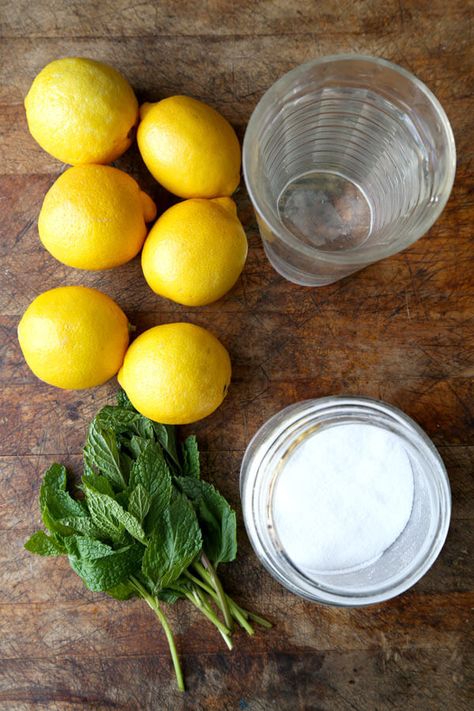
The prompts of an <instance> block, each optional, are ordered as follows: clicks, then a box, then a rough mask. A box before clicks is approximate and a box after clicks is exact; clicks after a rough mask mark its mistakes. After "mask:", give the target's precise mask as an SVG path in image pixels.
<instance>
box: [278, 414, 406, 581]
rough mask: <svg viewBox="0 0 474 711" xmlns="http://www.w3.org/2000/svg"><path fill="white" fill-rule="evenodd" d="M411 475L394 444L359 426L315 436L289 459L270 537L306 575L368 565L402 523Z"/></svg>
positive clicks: (384, 433)
mask: <svg viewBox="0 0 474 711" xmlns="http://www.w3.org/2000/svg"><path fill="white" fill-rule="evenodd" d="M412 503H413V475H412V470H411V466H410V461H409V459H408V455H407V453H406V452H405V449H404V447H403V445H402V443H401V441H400V439H399V438H398V437H397V436H396V435H395V434H393V433H391V432H389V431H387V430H385V429H382V428H380V427H375V426H372V425H362V424H341V425H338V426H334V427H331V428H329V429H325V430H324V429H323V430H320V431H316V432H314V433H313V434H310V435H308V436H307V437H306V438H304V439H303V440H302V441H301V442H300V443H299V444H298V445H297V447H296V448H295V449H294V451H293V452H292V453H290V454H289V456H288V458H287V460H286V462H284V464H283V468H282V471H281V472H280V474H279V476H278V480H277V483H276V486H275V491H274V497H273V518H274V524H275V529H276V533H277V535H278V538H279V539H280V543H281V545H282V547H283V548H284V550H285V551H286V554H287V556H288V557H289V558H290V559H291V560H292V561H293V563H294V564H295V565H296V566H297V567H299V568H301V569H303V570H307V571H315V572H316V571H317V572H323V571H325V572H335V571H343V570H348V569H352V568H356V567H358V566H362V565H364V564H368V563H369V562H371V561H374V560H376V559H377V558H378V557H379V556H381V555H382V553H383V552H384V550H386V549H387V548H388V547H389V546H390V545H391V544H392V543H393V542H394V541H395V540H396V539H397V538H398V536H399V535H400V533H401V532H402V531H403V529H404V528H405V526H406V524H407V522H408V519H409V518H410V513H411V508H412Z"/></svg>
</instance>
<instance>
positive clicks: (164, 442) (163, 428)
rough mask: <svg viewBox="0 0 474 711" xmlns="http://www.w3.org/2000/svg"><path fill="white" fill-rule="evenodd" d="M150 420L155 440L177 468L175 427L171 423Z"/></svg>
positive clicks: (178, 464)
mask: <svg viewBox="0 0 474 711" xmlns="http://www.w3.org/2000/svg"><path fill="white" fill-rule="evenodd" d="M150 422H151V423H152V425H153V429H154V431H155V437H156V439H157V441H158V442H159V443H160V444H161V446H162V447H163V449H164V450H165V452H166V453H167V454H168V456H169V457H170V459H171V460H172V462H173V464H175V465H176V466H177V467H178V468H179V466H180V463H179V457H178V450H177V440H176V427H174V426H173V425H161V424H160V423H159V422H153V421H152V420H150Z"/></svg>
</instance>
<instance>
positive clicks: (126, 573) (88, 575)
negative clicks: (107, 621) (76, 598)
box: [69, 543, 143, 592]
mask: <svg viewBox="0 0 474 711" xmlns="http://www.w3.org/2000/svg"><path fill="white" fill-rule="evenodd" d="M142 553H143V547H142V546H140V545H139V544H137V543H134V544H132V545H129V546H125V547H124V548H121V549H119V550H117V551H114V552H113V553H112V554H111V555H107V556H105V557H103V558H96V559H95V560H83V559H82V558H75V557H74V556H69V563H70V565H71V568H72V569H73V570H74V572H76V573H77V574H78V575H79V577H80V578H82V580H83V582H84V584H85V586H86V587H87V588H89V590H92V591H93V592H107V590H110V589H112V588H114V587H115V586H116V585H119V584H120V583H123V582H124V581H126V579H127V578H128V577H130V575H133V573H134V572H135V571H137V570H138V569H139V568H140V563H141V559H142Z"/></svg>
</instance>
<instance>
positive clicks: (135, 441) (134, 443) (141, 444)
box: [128, 435, 149, 475]
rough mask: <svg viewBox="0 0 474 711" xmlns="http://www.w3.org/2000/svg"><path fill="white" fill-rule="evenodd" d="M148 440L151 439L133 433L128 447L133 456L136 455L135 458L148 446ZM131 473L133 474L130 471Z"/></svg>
mask: <svg viewBox="0 0 474 711" xmlns="http://www.w3.org/2000/svg"><path fill="white" fill-rule="evenodd" d="M148 441H149V440H147V439H145V438H144V437H138V435H133V436H132V437H131V438H130V442H129V445H128V447H129V449H130V451H131V453H132V454H133V456H134V457H135V459H137V458H138V457H139V456H140V454H141V453H142V452H143V450H144V449H145V448H146V446H147V444H148ZM132 469H133V464H132ZM130 475H131V471H130Z"/></svg>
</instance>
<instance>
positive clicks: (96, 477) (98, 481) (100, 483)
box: [82, 472, 115, 497]
mask: <svg viewBox="0 0 474 711" xmlns="http://www.w3.org/2000/svg"><path fill="white" fill-rule="evenodd" d="M82 484H83V486H82V488H84V484H87V485H88V486H89V487H92V488H93V489H95V490H96V491H100V493H101V494H107V495H108V496H112V497H115V494H114V490H113V489H112V485H111V483H110V481H109V480H108V479H107V477H105V476H102V474H95V472H91V473H89V474H83V476H82Z"/></svg>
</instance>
